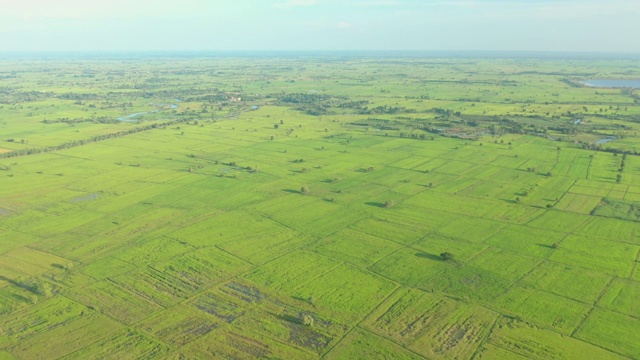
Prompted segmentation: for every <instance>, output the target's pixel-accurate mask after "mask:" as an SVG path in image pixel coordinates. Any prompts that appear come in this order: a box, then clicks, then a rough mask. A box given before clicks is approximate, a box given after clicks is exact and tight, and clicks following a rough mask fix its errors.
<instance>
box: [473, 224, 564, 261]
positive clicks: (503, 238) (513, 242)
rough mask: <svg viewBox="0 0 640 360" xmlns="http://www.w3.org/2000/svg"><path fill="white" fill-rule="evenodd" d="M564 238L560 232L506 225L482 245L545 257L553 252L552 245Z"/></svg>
mask: <svg viewBox="0 0 640 360" xmlns="http://www.w3.org/2000/svg"><path fill="white" fill-rule="evenodd" d="M564 237H565V234H564V233H561V232H556V231H551V230H542V229H537V228H532V227H528V226H520V225H507V226H506V227H505V228H503V229H502V230H500V231H499V232H497V233H496V234H495V235H493V236H491V237H490V238H488V239H487V240H485V241H484V243H485V244H489V245H492V246H495V247H499V248H503V249H508V250H511V251H514V252H518V253H520V254H526V255H529V256H538V257H546V256H548V255H549V254H551V252H552V251H553V244H556V243H558V242H559V241H560V240H562V239H563V238H564Z"/></svg>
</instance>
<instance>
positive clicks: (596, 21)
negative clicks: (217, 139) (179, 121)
mask: <svg viewBox="0 0 640 360" xmlns="http://www.w3.org/2000/svg"><path fill="white" fill-rule="evenodd" d="M0 5H1V6H2V9H3V10H2V13H1V14H0V42H1V43H2V44H3V46H2V49H0V51H2V52H52V51H53V52H130V51H134V52H185V51H187V52H193V51H200V52H238V51H245V52H247V51H253V52H300V51H311V52H313V51H346V50H347V51H406V52H411V51H449V52H460V51H492V52H586V53H623V54H630V53H640V43H637V42H632V41H631V38H632V36H633V35H634V34H637V33H640V22H638V21H637V20H636V19H637V18H638V16H640V2H638V1H632V0H608V1H604V0H591V1H578V0H557V1H549V0H532V1H528V2H526V3H515V2H511V1H506V0H468V1H464V0H463V1H447V0H437V1H418V0H373V1H371V0H345V1H337V0H270V1H252V0H240V1H234V2H233V3H231V2H228V1H227V2H223V1H215V0H214V1H205V0H183V1H181V2H179V3H177V2H175V1H168V0H157V1H149V0H128V1H127V0H112V1H109V2H101V3H90V2H85V1H80V0H48V1H47V0H22V1H17V0H0Z"/></svg>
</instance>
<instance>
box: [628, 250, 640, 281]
mask: <svg viewBox="0 0 640 360" xmlns="http://www.w3.org/2000/svg"><path fill="white" fill-rule="evenodd" d="M638 263H640V249H638V255H636V261H635V262H634V263H633V266H632V267H631V273H630V274H629V278H628V280H633V274H634V273H635V272H636V269H637V268H638Z"/></svg>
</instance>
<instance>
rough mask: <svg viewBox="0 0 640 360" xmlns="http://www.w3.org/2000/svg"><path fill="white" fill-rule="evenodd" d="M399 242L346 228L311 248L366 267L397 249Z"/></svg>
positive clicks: (331, 256)
mask: <svg viewBox="0 0 640 360" xmlns="http://www.w3.org/2000/svg"><path fill="white" fill-rule="evenodd" d="M399 247H400V245H399V244H397V243H394V242H391V241H388V240H384V239H381V238H379V237H375V236H372V235H368V234H364V233H361V232H357V231H353V230H349V229H345V230H340V231H338V232H337V233H335V234H333V235H331V236H329V237H326V238H324V239H321V240H319V241H317V242H316V243H314V244H313V245H312V246H311V247H310V248H309V250H310V251H313V252H317V253H319V254H322V255H325V256H328V257H330V258H334V259H339V260H344V261H347V262H349V263H351V264H354V265H358V266H363V267H366V266H368V265H371V264H373V263H375V262H376V261H378V260H380V259H381V258H383V257H384V256H386V255H388V254H389V253H391V252H393V251H394V250H397V249H398V248H399Z"/></svg>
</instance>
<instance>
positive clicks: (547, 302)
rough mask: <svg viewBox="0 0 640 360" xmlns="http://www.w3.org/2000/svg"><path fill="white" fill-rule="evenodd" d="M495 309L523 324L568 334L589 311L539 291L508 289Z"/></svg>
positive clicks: (517, 287) (582, 306) (499, 298)
mask: <svg viewBox="0 0 640 360" xmlns="http://www.w3.org/2000/svg"><path fill="white" fill-rule="evenodd" d="M495 304H496V306H498V307H499V308H501V309H503V310H505V311H506V312H507V313H508V314H514V315H515V316H520V317H521V318H523V319H525V320H526V321H531V322H535V323H538V324H541V325H542V326H545V327H551V328H553V329H555V330H557V331H559V332H562V333H565V334H570V333H571V332H572V331H573V330H574V329H575V328H576V327H577V326H578V324H579V323H580V321H581V320H582V318H583V317H584V316H585V314H587V312H588V311H589V306H587V305H584V304H581V303H578V302H576V301H573V300H569V299H566V298H563V297H560V296H558V295H553V294H549V293H545V292H542V291H539V290H533V289H527V288H522V287H519V286H516V287H513V288H511V289H510V290H509V291H508V292H507V293H506V294H504V295H502V296H500V297H498V298H497V299H496V301H495Z"/></svg>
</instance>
